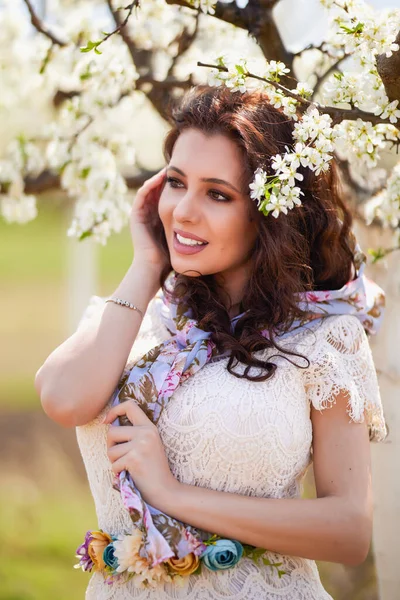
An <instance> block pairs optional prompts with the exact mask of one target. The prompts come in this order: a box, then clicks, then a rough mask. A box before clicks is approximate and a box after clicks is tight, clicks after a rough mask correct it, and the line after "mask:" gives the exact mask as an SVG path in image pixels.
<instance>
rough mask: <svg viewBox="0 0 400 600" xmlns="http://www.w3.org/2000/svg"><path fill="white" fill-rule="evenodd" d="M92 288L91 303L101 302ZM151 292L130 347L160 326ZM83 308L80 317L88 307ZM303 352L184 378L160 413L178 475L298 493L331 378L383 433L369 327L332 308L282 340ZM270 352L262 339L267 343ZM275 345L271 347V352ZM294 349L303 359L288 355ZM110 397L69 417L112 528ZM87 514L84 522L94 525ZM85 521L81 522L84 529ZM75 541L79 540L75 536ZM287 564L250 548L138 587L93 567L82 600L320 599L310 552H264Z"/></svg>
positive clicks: (150, 340) (191, 480) (124, 519)
mask: <svg viewBox="0 0 400 600" xmlns="http://www.w3.org/2000/svg"><path fill="white" fill-rule="evenodd" d="M99 300H100V299H99V298H98V297H95V299H94V304H96V302H97V303H98V304H99V306H100V308H101V303H100V302H99ZM158 302H159V301H158V300H153V301H152V302H151V303H150V305H149V308H148V310H147V312H146V315H145V318H144V320H143V323H142V326H141V329H140V332H139V335H138V337H137V339H136V341H135V344H134V346H133V348H132V352H131V355H130V356H131V358H134V357H139V356H142V355H143V354H144V353H145V352H146V351H147V350H149V349H150V348H152V347H153V346H155V345H156V344H158V343H160V342H161V341H163V340H164V339H166V338H167V337H168V335H169V334H168V332H167V330H166V329H165V327H164V325H163V324H162V322H161V321H160V318H159V314H158V311H159V305H158ZM90 310H91V309H89V311H87V313H86V316H87V315H88V314H89V313H90ZM285 343H286V344H287V345H288V346H289V347H290V348H291V349H297V350H298V351H299V352H300V353H302V354H304V355H306V356H307V357H308V359H309V360H310V362H311V366H310V367H309V368H308V369H306V370H304V369H299V368H298V367H296V366H294V365H292V364H290V363H289V362H288V361H287V360H285V359H283V358H282V356H275V357H274V358H273V359H272V360H273V362H275V363H276V364H277V365H278V369H277V370H276V372H275V374H274V376H273V377H272V378H271V379H269V380H267V381H265V382H262V383H255V382H251V381H248V380H246V379H238V378H236V377H234V376H233V375H230V374H229V373H228V371H227V369H226V363H227V359H219V360H214V361H213V362H210V363H208V364H207V365H205V366H204V367H203V368H202V369H201V370H200V371H198V372H197V373H196V374H195V375H194V376H192V377H190V378H189V379H187V380H186V381H185V382H184V383H183V384H181V385H180V386H179V387H178V388H177V390H176V391H175V393H174V394H173V396H172V398H171V399H170V401H169V403H168V405H167V407H166V409H165V410H164V412H163V414H162V416H161V418H160V421H159V432H160V436H161V438H162V441H163V443H164V446H165V450H166V454H167V457H168V460H169V464H170V468H171V471H172V472H173V474H174V476H175V477H176V478H177V479H178V480H179V481H181V482H184V483H186V484H190V485H196V486H204V487H208V488H211V489H214V490H219V491H226V492H234V493H237V494H244V495H247V496H259V497H263V498H298V497H299V496H300V495H301V482H302V479H303V476H304V474H305V472H306V470H307V468H308V466H309V465H310V462H311V460H312V453H311V442H312V425H311V420H310V405H311V404H312V405H313V406H314V407H317V408H319V409H323V408H327V407H329V406H330V405H331V403H332V401H333V395H334V394H335V392H338V391H339V390H340V389H344V390H346V391H347V392H348V394H349V403H348V412H349V416H350V417H351V419H353V420H354V421H361V420H362V419H363V418H364V417H363V415H364V411H365V415H366V418H367V421H368V423H369V424H370V427H371V433H372V436H373V438H374V439H375V440H378V441H379V440H380V439H382V438H383V436H384V434H385V423H384V417H383V413H382V406H381V398H380V392H379V386H378V381H377V376H376V371H375V368H374V364H373V359H372V355H371V350H370V347H369V343H368V338H367V336H366V334H365V332H364V329H363V327H362V325H361V323H360V321H359V320H358V319H357V318H356V317H354V316H350V315H338V316H337V315H336V316H332V317H329V318H328V319H326V320H325V321H323V322H322V324H321V321H315V322H314V323H313V324H311V325H309V326H308V331H303V332H298V333H297V335H294V334H293V336H291V337H290V341H288V340H286V342H285ZM268 353H269V354H276V352H275V351H274V352H273V351H272V350H271V349H268V350H267V351H264V354H263V356H266V355H267V354H268ZM278 354H279V353H278ZM292 360H294V361H296V362H298V364H301V365H303V366H304V365H305V364H306V363H305V361H304V360H301V359H300V358H297V357H292ZM108 408H109V404H108V405H107V406H106V407H105V408H104V410H103V411H102V412H101V413H100V414H99V416H98V417H97V418H96V419H94V420H93V421H91V422H90V423H88V424H86V425H84V426H80V427H77V430H76V432H77V439H78V444H79V447H80V450H81V453H82V457H83V461H84V464H85V467H86V470H87V475H88V479H89V484H90V489H91V492H92V494H93V498H94V502H95V506H96V512H97V517H98V527H99V528H101V529H103V530H104V531H106V532H108V533H110V534H111V535H117V534H119V533H129V532H130V531H131V530H132V523H131V520H130V517H129V514H128V512H127V511H126V510H125V509H124V507H123V505H122V501H121V497H120V494H119V492H117V491H116V490H114V489H113V488H112V480H113V473H112V470H111V468H110V462H109V459H108V456H107V448H106V435H107V428H108V427H109V426H108V425H102V424H101V419H102V417H103V415H104V413H105V412H106V411H107V410H108ZM326 417H327V418H329V415H328V414H327V415H326ZM95 528H96V523H88V524H87V529H95ZM84 533H85V532H82V536H83V535H84ZM77 542H78V543H79V540H77ZM268 557H269V558H270V559H271V560H273V561H274V562H277V561H281V562H282V563H283V565H282V566H281V567H280V568H281V569H283V570H284V571H285V572H286V574H285V575H283V576H282V577H281V578H280V579H279V577H278V576H277V574H276V571H274V572H272V570H271V569H270V568H269V567H268V566H263V565H262V564H260V566H257V565H256V564H255V563H254V562H253V561H251V560H250V559H248V558H242V559H241V560H240V561H239V563H238V564H237V565H236V566H235V567H233V568H231V569H228V570H226V571H217V572H212V571H209V570H208V569H206V568H203V569H202V574H201V575H200V576H199V575H191V576H190V577H188V578H186V579H185V581H186V583H185V587H183V588H178V587H176V586H174V585H173V584H171V583H167V584H164V585H163V586H162V587H161V588H156V589H144V590H143V589H136V588H135V587H134V585H133V582H132V581H130V582H128V583H124V584H122V583H120V584H114V585H112V586H108V585H107V584H105V583H104V581H103V576H102V574H101V573H99V572H97V573H96V572H95V573H93V575H92V576H91V579H90V582H89V585H88V588H87V592H86V600H131V599H135V600H177V599H183V598H185V599H186V600H267V599H268V600H328V599H329V598H331V596H330V595H329V594H328V593H327V592H326V591H325V590H324V588H323V586H322V584H321V581H320V577H319V573H318V569H317V566H316V563H315V562H314V561H313V560H309V559H304V558H299V557H293V556H282V555H279V554H276V553H269V555H268Z"/></svg>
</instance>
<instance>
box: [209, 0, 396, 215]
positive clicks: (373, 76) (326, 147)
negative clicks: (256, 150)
mask: <svg viewBox="0 0 400 600" xmlns="http://www.w3.org/2000/svg"><path fill="white" fill-rule="evenodd" d="M325 4H326V3H325ZM331 4H332V5H334V4H336V3H335V2H332V3H331ZM347 4H351V5H352V3H347ZM360 4H361V3H360V2H358V1H357V2H355V3H354V6H356V5H357V6H360ZM343 10H344V9H343ZM346 14H347V13H346ZM396 14H397V13H396ZM393 22H394V17H393V15H392V19H391V20H390V23H393ZM399 22H400V17H399ZM347 29H349V28H347ZM385 31H386V29H385ZM391 31H392V30H391ZM351 34H352V32H350V33H349V32H347V30H346V32H345V33H343V32H342V34H341V35H351ZM392 34H393V31H392ZM392 37H393V35H391V37H389V42H388V44H387V45H386V46H384V47H383V48H384V50H385V51H386V53H390V52H392V51H397V49H398V48H397V45H396V44H394V43H392V41H390V40H392ZM382 43H383V42H382ZM338 44H339V42H338ZM365 44H367V41H365V43H364V45H362V44H358V45H357V44H355V47H354V48H352V51H353V52H355V51H356V50H357V51H361V50H365ZM370 46H371V45H370ZM370 46H369V54H370V55H371V56H374V55H375V54H376V52H377V51H378V49H379V50H382V46H376V45H375V46H373V47H370ZM347 51H348V52H350V48H347ZM215 64H216V67H215V68H212V69H211V70H210V73H209V80H208V82H209V84H210V85H215V86H219V85H225V86H226V87H227V88H229V89H230V90H231V91H232V92H236V91H238V92H242V93H244V92H246V91H251V90H252V89H254V88H257V89H261V90H262V91H263V92H264V93H265V94H266V96H267V98H268V100H269V101H270V103H271V104H272V106H274V107H275V108H278V109H280V110H281V111H282V112H283V113H284V114H285V115H287V116H288V117H289V118H291V119H293V120H294V121H295V122H296V123H295V126H294V132H293V138H294V142H293V145H294V148H288V147H286V153H285V154H283V155H282V156H281V155H277V156H273V157H272V158H271V168H272V171H274V173H272V174H271V173H270V171H271V169H269V170H268V168H267V165H260V166H259V168H258V169H257V170H256V172H255V174H254V180H253V182H252V183H251V184H250V190H251V192H250V196H251V198H253V199H254V200H256V201H257V203H258V208H259V210H260V211H262V212H263V213H264V214H265V215H268V214H269V213H270V212H272V215H273V216H274V217H278V216H279V214H280V213H281V212H283V213H285V214H287V211H288V210H289V209H292V208H294V207H295V206H301V204H302V203H301V199H300V196H302V195H303V192H302V190H301V186H300V185H299V183H298V182H300V181H302V179H303V175H302V174H301V173H298V172H297V169H298V167H300V166H302V167H308V168H310V169H311V170H312V171H314V172H315V174H316V175H319V174H320V173H321V172H323V171H326V170H328V169H329V161H330V160H331V159H332V156H333V153H336V154H337V156H338V157H339V158H341V159H343V160H347V161H348V162H349V165H350V170H351V172H352V174H353V173H354V179H356V180H357V178H358V181H359V182H362V183H363V184H365V183H368V182H370V181H372V180H373V179H374V178H375V179H376V177H377V175H378V171H379V169H376V172H374V171H373V169H374V168H375V167H377V165H378V162H379V160H380V158H381V153H380V151H381V150H383V149H387V148H388V146H389V145H391V144H393V143H397V144H398V143H399V142H400V132H399V129H398V128H397V127H396V126H395V123H397V121H398V119H399V117H400V110H399V109H398V108H397V105H398V102H397V101H393V102H389V101H388V99H387V96H386V93H385V91H384V86H383V83H382V81H381V79H380V78H379V75H378V72H377V70H376V67H375V66H374V67H373V68H372V67H371V66H370V65H369V64H367V66H368V68H367V71H366V72H361V73H354V74H353V73H341V72H340V71H339V72H337V73H335V74H334V76H333V78H332V79H328V82H327V83H326V84H325V86H323V93H324V94H325V96H324V99H328V102H330V103H333V104H340V103H350V105H351V106H357V107H360V108H362V109H363V110H368V111H370V112H372V113H374V114H376V115H380V116H381V117H382V119H387V120H388V121H389V123H378V124H376V125H373V124H372V123H370V122H368V121H363V120H362V119H357V120H343V121H341V122H339V123H336V124H335V125H333V124H332V119H331V117H330V116H329V115H328V114H324V113H323V110H324V108H323V106H321V105H320V104H318V103H316V102H313V103H311V102H310V101H309V98H310V96H311V95H312V93H313V90H312V88H311V87H310V86H309V85H308V83H307V82H299V83H298V84H297V86H296V88H294V89H288V88H285V87H283V86H282V85H276V84H280V81H281V78H282V76H285V75H286V74H287V73H288V72H289V69H287V67H286V66H285V65H284V63H281V62H277V61H269V62H268V61H267V63H266V68H265V69H264V72H261V74H260V75H256V76H254V74H253V73H252V72H251V71H250V69H249V67H248V61H246V60H245V59H241V60H237V61H234V60H232V59H229V58H228V57H226V56H218V57H217V58H216V61H215ZM377 82H378V83H377ZM305 102H306V103H307V104H308V109H307V110H306V111H305V113H304V114H303V115H302V116H299V113H300V112H301V111H299V110H298V109H299V108H300V107H301V105H303V106H304V104H305ZM269 173H270V174H269ZM296 180H297V181H296Z"/></svg>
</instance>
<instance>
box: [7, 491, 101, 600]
mask: <svg viewBox="0 0 400 600" xmlns="http://www.w3.org/2000/svg"><path fill="white" fill-rule="evenodd" d="M24 487H25V485H24V484H23V483H22V482H21V483H20V484H19V489H15V488H14V489H12V490H9V492H11V495H12V499H13V501H12V502H10V501H9V498H8V497H7V496H8V494H7V496H6V494H5V493H4V492H5V488H4V487H3V494H2V496H0V527H1V532H2V544H1V551H0V555H1V560H0V578H1V586H0V600H47V599H50V598H57V600H71V599H74V600H75V599H78V598H84V595H85V589H86V586H87V584H88V581H89V578H90V573H84V572H82V571H81V570H80V569H79V570H78V569H74V568H73V565H74V564H75V563H76V562H77V559H75V550H76V548H77V546H78V545H79V543H80V541H81V538H82V535H83V533H84V532H85V531H86V529H88V523H90V522H92V520H93V518H94V517H93V508H92V503H91V499H90V498H89V496H88V494H86V493H85V492H84V491H83V490H82V489H81V490H79V491H78V490H76V495H75V496H72V495H71V486H68V490H67V491H68V494H69V495H68V497H66V496H64V495H62V496H58V495H57V496H56V495H54V494H52V495H49V496H47V495H44V494H43V493H33V494H32V493H28V494H26V493H25V492H26V490H24ZM30 491H31V492H32V490H30ZM28 492H29V486H28Z"/></svg>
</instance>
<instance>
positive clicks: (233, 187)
mask: <svg viewBox="0 0 400 600" xmlns="http://www.w3.org/2000/svg"><path fill="white" fill-rule="evenodd" d="M168 169H173V170H174V171H176V172H177V173H179V174H180V175H182V177H186V175H185V173H184V172H183V171H182V170H181V169H178V167H173V166H172V165H169V166H168V167H167V170H168ZM200 181H205V182H207V183H220V184H222V185H226V186H227V187H229V188H231V189H232V190H234V191H235V192H237V193H238V194H240V193H241V192H240V190H238V189H237V188H236V187H235V186H234V185H232V184H231V183H229V182H228V181H225V180H224V179H218V178H217V177H202V178H201V179H200Z"/></svg>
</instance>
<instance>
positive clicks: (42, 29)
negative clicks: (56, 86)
mask: <svg viewBox="0 0 400 600" xmlns="http://www.w3.org/2000/svg"><path fill="white" fill-rule="evenodd" d="M24 2H25V4H26V7H27V9H28V11H29V14H30V17H31V23H32V25H33V26H34V28H35V29H36V30H37V31H38V32H39V33H42V34H43V35H45V36H46V37H47V38H49V40H51V41H52V43H53V44H55V45H56V46H67V42H64V41H63V40H61V39H59V38H58V37H57V36H56V35H54V33H52V32H51V31H50V29H48V28H47V27H46V25H45V24H44V23H43V21H42V20H41V19H39V17H38V16H37V14H36V13H35V10H34V8H33V6H32V4H31V2H30V0H24Z"/></svg>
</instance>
